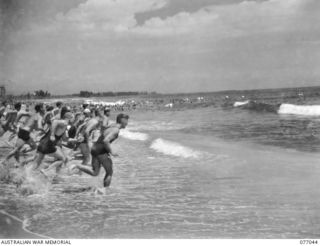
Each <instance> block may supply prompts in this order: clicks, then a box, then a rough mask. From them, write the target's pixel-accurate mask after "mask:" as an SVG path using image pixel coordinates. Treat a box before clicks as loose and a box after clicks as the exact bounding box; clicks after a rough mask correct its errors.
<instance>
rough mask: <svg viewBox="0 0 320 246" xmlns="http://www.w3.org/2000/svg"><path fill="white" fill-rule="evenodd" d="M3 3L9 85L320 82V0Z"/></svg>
mask: <svg viewBox="0 0 320 246" xmlns="http://www.w3.org/2000/svg"><path fill="white" fill-rule="evenodd" d="M0 3H1V12H0V31H1V32H0V79H1V81H4V82H6V81H7V82H6V83H7V85H8V87H9V88H8V89H9V90H10V91H11V92H15V93H22V92H27V91H33V90H35V89H45V90H49V91H50V92H51V93H55V94H66V93H76V92H79V91H80V90H92V91H141V90H147V91H158V92H194V91H216V90H227V89H256V88H273V87H293V86H304V85H320V83H319V82H320V25H319V23H320V14H319V13H320V1H319V0H266V1H262V0H259V1H242V0H0ZM8 80H11V81H12V82H9V81H8Z"/></svg>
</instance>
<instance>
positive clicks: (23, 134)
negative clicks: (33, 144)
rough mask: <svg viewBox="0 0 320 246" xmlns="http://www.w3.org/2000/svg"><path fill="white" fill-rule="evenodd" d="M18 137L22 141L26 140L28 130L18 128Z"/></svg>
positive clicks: (28, 136)
mask: <svg viewBox="0 0 320 246" xmlns="http://www.w3.org/2000/svg"><path fill="white" fill-rule="evenodd" d="M18 138H20V139H22V140H23V141H25V142H27V141H29V139H30V132H28V131H26V130H24V129H22V128H20V129H19V132H18Z"/></svg>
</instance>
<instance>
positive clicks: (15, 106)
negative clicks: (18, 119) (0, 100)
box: [14, 102, 21, 111]
mask: <svg viewBox="0 0 320 246" xmlns="http://www.w3.org/2000/svg"><path fill="white" fill-rule="evenodd" d="M14 109H15V110H18V111H19V110H20V109H21V103H20V102H17V103H16V104H15V105H14Z"/></svg>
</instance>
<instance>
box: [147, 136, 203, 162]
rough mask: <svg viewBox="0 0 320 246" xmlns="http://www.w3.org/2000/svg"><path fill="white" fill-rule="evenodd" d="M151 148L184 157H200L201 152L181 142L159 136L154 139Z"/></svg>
mask: <svg viewBox="0 0 320 246" xmlns="http://www.w3.org/2000/svg"><path fill="white" fill-rule="evenodd" d="M150 148H151V149H153V150H155V151H157V152H159V153H162V154H165V155H171V156H176V157H182V158H199V157H200V155H201V153H200V152H198V151H195V150H193V149H191V148H189V147H185V146H183V145H180V144H179V143H175V142H171V141H168V140H164V139H162V138H158V139H156V140H154V141H153V142H152V144H151V146H150Z"/></svg>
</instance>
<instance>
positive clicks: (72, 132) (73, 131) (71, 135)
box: [68, 126, 77, 138]
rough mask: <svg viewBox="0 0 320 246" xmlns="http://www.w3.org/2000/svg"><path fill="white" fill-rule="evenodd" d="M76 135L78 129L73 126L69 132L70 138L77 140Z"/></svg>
mask: <svg viewBox="0 0 320 246" xmlns="http://www.w3.org/2000/svg"><path fill="white" fill-rule="evenodd" d="M76 133H77V128H76V127H75V126H71V127H70V129H69V130H68V136H69V138H75V136H76Z"/></svg>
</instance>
